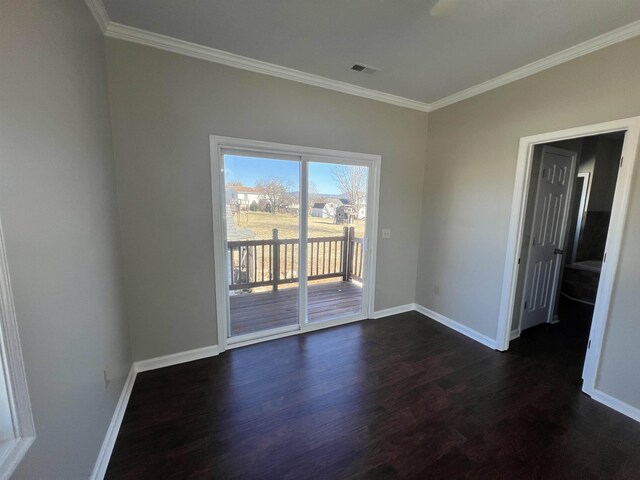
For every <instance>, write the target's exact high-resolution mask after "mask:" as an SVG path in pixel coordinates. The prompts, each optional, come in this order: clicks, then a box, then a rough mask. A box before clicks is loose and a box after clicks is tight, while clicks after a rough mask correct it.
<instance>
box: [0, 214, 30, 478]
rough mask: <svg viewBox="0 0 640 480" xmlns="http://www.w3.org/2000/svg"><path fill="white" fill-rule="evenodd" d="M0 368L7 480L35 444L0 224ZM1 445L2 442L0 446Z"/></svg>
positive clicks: (1, 462) (1, 464)
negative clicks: (7, 425) (7, 430)
mask: <svg viewBox="0 0 640 480" xmlns="http://www.w3.org/2000/svg"><path fill="white" fill-rule="evenodd" d="M0 368H2V374H1V376H2V377H4V381H2V382H0V388H5V389H6V395H7V399H8V403H9V412H2V414H3V415H4V414H5V413H7V414H8V415H10V416H11V424H12V427H13V434H14V438H12V439H11V440H7V441H8V442H11V443H7V444H5V445H6V447H5V449H4V452H3V455H2V458H1V459H0V477H2V478H4V477H6V478H8V477H10V476H11V474H12V473H13V470H15V468H16V467H17V466H18V463H19V462H20V460H21V459H22V457H23V456H24V454H25V453H26V452H27V450H28V449H29V447H30V446H31V444H32V443H33V441H34V440H35V436H36V430H35V425H34V422H33V413H32V411H31V400H30V399H29V387H28V385H27V376H26V372H25V369H24V360H23V357H22V346H21V342H20V334H19V332H18V323H17V319H16V311H15V305H14V302H13V291H12V289H11V279H10V275H9V264H8V261H7V251H6V246H5V243H4V232H3V229H2V223H1V222H0ZM3 443H4V442H3Z"/></svg>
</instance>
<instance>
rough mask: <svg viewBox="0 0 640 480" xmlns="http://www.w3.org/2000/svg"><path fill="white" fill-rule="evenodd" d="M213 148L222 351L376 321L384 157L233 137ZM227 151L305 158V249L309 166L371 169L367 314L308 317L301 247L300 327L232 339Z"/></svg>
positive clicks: (364, 306)
mask: <svg viewBox="0 0 640 480" xmlns="http://www.w3.org/2000/svg"><path fill="white" fill-rule="evenodd" d="M210 148H211V186H212V204H213V240H214V270H215V284H216V316H217V326H218V347H219V348H220V351H224V350H226V349H228V348H234V347H239V346H244V345H249V344H252V343H257V342H261V341H264V340H270V339H274V338H281V337H284V336H288V335H295V334H299V333H304V332H308V331H313V330H319V329H322V328H328V327H332V326H335V325H342V324H345V323H350V322H355V321H359V320H364V319H367V318H371V317H372V315H373V310H374V297H375V277H376V251H377V232H378V198H379V190H380V164H381V157H380V155H372V154H366V153H354V152H343V151H339V150H329V149H323V148H314V147H303V146H298V145H287V144H279V143H271V142H262V141H256V140H246V139H241V138H233V137H220V136H216V135H211V136H210ZM223 150H225V151H226V150H236V151H242V152H245V153H247V152H252V153H254V154H255V155H256V156H265V157H268V158H277V157H278V156H283V158H284V159H292V158H299V161H300V168H301V171H300V212H301V214H300V225H299V227H300V246H306V244H307V234H308V232H307V215H304V214H302V212H307V211H308V208H307V207H308V192H307V190H308V185H307V183H308V182H307V179H308V164H309V162H322V163H335V164H346V165H361V166H366V167H368V168H369V177H368V191H367V221H366V225H365V247H364V250H365V265H364V269H365V276H364V282H363V301H362V311H361V313H359V314H357V315H350V316H345V317H339V318H335V319H327V320H326V321H323V322H318V323H308V322H307V318H306V314H307V305H306V302H307V290H306V287H307V249H306V248H299V258H298V262H299V266H300V267H299V268H300V271H299V279H300V281H299V285H300V290H299V314H300V315H299V317H300V322H299V325H296V326H293V327H282V328H280V329H277V330H270V331H268V332H267V333H266V335H268V336H265V333H264V332H258V333H256V334H251V335H245V336H242V337H237V338H235V339H234V340H232V341H230V339H229V338H228V319H229V318H230V305H229V295H228V278H227V275H226V273H225V272H226V262H227V261H226V252H227V240H226V234H225V232H226V224H225V222H226V218H225V216H226V212H225V185H224V180H225V176H224V159H223Z"/></svg>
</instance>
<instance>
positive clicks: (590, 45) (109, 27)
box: [85, 0, 640, 112]
mask: <svg viewBox="0 0 640 480" xmlns="http://www.w3.org/2000/svg"><path fill="white" fill-rule="evenodd" d="M85 2H86V3H87V5H88V7H89V9H90V10H91V13H92V14H93V16H94V18H95V19H96V22H98V25H99V26H100V29H101V30H102V31H103V33H104V34H105V35H106V36H107V37H111V38H117V39H120V40H126V41H128V42H134V43H139V44H141V45H147V46H150V47H155V48H159V49H161V50H166V51H168V52H173V53H178V54H181V55H187V56H189V57H194V58H199V59H201V60H206V61H209V62H214V63H220V64H222V65H227V66H230V67H235V68H240V69H243V70H248V71H251V72H256V73H262V74H265V75H271V76H273V77H278V78H283V79H286V80H291V81H294V82H299V83H305V84H307V85H313V86H316V87H321V88H326V89H329V90H334V91H336V92H342V93H346V94H349V95H355V96H358V97H363V98H369V99H371V100H377V101H379V102H384V103H389V104H391V105H397V106H400V107H405V108H410V109H413V110H419V111H421V112H433V111H435V110H438V109H440V108H444V107H447V106H449V105H452V104H454V103H457V102H461V101H462V100H466V99H468V98H471V97H475V96H476V95H480V94H482V93H485V92H488V91H490V90H493V89H496V88H498V87H501V86H503V85H507V84H509V83H511V82H515V81H517V80H520V79H522V78H525V77H528V76H530V75H534V74H536V73H538V72H541V71H543V70H546V69H548V68H551V67H555V66H557V65H560V64H562V63H565V62H568V61H570V60H573V59H575V58H578V57H582V56H584V55H587V54H589V53H592V52H595V51H597V50H600V49H603V48H606V47H609V46H611V45H614V44H616V43H619V42H622V41H624V40H628V39H630V38H633V37H636V36H638V35H640V21H636V22H633V23H630V24H628V25H625V26H623V27H620V28H617V29H615V30H612V31H611V32H608V33H605V34H603V35H599V36H597V37H594V38H592V39H590V40H587V41H586V42H582V43H580V44H578V45H575V46H573V47H569V48H567V49H565V50H562V51H560V52H557V53H554V54H552V55H549V56H548V57H545V58H542V59H540V60H536V61H535V62H532V63H529V64H527V65H525V66H523V67H520V68H516V69H515V70H512V71H510V72H507V73H505V74H503V75H499V76H497V77H495V78H492V79H490V80H487V81H486V82H482V83H480V84H478V85H474V86H473V87H470V88H467V89H464V90H461V91H459V92H457V93H454V94H453V95H449V96H448V97H444V98H441V99H440V100H436V101H435V102H432V103H425V102H420V101H417V100H411V99H409V98H405V97H400V96H398V95H392V94H390V93H385V92H380V91H378V90H372V89H369V88H364V87H359V86H358V85H353V84H351V83H346V82H340V81H337V80H331V79H330V78H326V77H322V76H320V75H313V74H311V73H305V72H301V71H300V70H295V69H293V68H288V67H282V66H280V65H274V64H273V63H267V62H262V61H260V60H254V59H252V58H248V57H243V56H241V55H236V54H234V53H229V52H225V51H223V50H218V49H215V48H212V47H206V46H203V45H198V44H196V43H192V42H187V41H185V40H180V39H177V38H173V37H169V36H167V35H161V34H159V33H153V32H149V31H146V30H141V29H139V28H135V27H129V26H127V25H122V24H119V23H115V22H112V21H111V20H110V19H109V15H108V13H107V11H106V9H105V8H104V5H103V3H102V0H85Z"/></svg>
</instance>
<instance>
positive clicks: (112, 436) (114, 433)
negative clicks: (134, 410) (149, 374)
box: [89, 365, 138, 480]
mask: <svg viewBox="0 0 640 480" xmlns="http://www.w3.org/2000/svg"><path fill="white" fill-rule="evenodd" d="M137 373H138V372H137V371H136V369H135V368H134V366H133V365H131V369H130V370H129V375H128V376H127V379H126V380H125V382H124V386H123V387H122V393H121V394H120V398H119V399H118V403H117V404H116V410H115V412H114V413H113V417H112V418H111V423H110V424H109V428H108V429H107V435H106V436H105V437H104V441H103V442H102V447H100V452H99V453H98V459H97V460H96V464H95V465H94V467H93V472H91V477H89V478H90V479H91V480H102V479H103V478H104V474H105V473H106V472H107V466H108V465H109V460H110V459H111V453H112V452H113V447H114V445H115V444H116V438H117V437H118V432H119V431H120V425H121V424H122V419H123V418H124V412H125V411H126V410H127V404H128V403H129V397H130V396H131V391H132V390H133V384H134V383H135V381H136V375H137Z"/></svg>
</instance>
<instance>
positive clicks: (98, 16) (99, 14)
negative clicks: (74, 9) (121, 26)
mask: <svg viewBox="0 0 640 480" xmlns="http://www.w3.org/2000/svg"><path fill="white" fill-rule="evenodd" d="M85 2H86V4H87V6H88V7H89V10H91V14H92V15H93V18H94V19H95V20H96V22H97V23H98V27H100V30H101V31H102V33H105V32H106V31H107V27H108V26H109V24H110V23H111V19H110V18H109V14H108V13H107V10H106V9H105V8H104V4H103V3H102V0H85Z"/></svg>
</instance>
